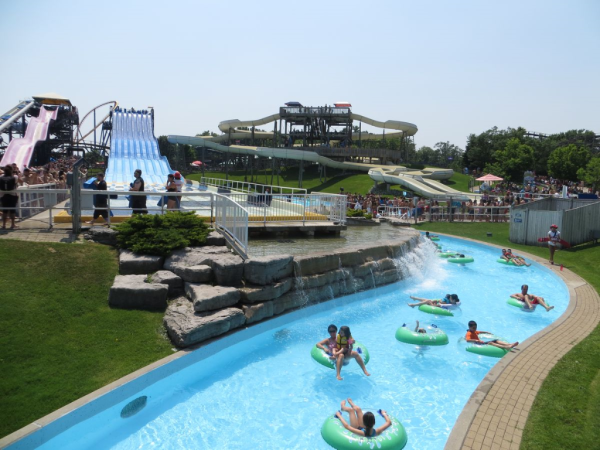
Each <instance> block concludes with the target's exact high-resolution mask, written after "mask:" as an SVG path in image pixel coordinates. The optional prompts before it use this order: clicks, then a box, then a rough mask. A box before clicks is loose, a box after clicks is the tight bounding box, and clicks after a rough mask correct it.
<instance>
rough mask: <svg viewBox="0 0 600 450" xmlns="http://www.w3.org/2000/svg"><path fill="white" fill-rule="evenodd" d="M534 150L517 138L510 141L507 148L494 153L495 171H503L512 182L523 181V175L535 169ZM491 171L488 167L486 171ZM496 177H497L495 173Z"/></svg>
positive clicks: (488, 166)
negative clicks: (498, 169) (499, 169)
mask: <svg viewBox="0 0 600 450" xmlns="http://www.w3.org/2000/svg"><path fill="white" fill-rule="evenodd" d="M534 159H535V157H534V152H533V148H532V147H531V146H529V145H526V144H523V143H521V141H520V140H519V139H517V138H513V139H511V140H509V141H508V142H507V144H506V147H505V148H504V149H501V150H497V151H496V152H495V153H494V160H495V162H494V164H493V165H494V170H497V168H498V167H499V168H501V169H502V173H503V174H504V175H500V176H503V177H505V178H507V179H508V180H510V181H521V180H522V179H523V173H524V172H525V171H526V170H532V169H533V162H534ZM488 169H491V166H490V165H487V166H486V171H488ZM490 173H494V175H497V173H495V172H490Z"/></svg>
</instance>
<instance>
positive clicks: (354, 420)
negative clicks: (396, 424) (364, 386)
mask: <svg viewBox="0 0 600 450" xmlns="http://www.w3.org/2000/svg"><path fill="white" fill-rule="evenodd" d="M348 403H349V404H350V407H348V406H346V400H342V404H341V408H342V411H345V412H347V413H348V416H349V419H350V423H349V424H348V422H346V420H345V419H344V416H343V415H342V413H341V411H338V412H336V413H335V416H336V417H337V418H338V419H340V422H342V425H343V426H344V428H346V430H348V431H351V432H352V433H354V434H356V435H358V436H365V437H368V438H371V437H375V436H379V435H380V434H381V433H383V432H384V431H385V430H387V429H388V428H389V426H390V425H391V424H392V421H391V420H390V417H389V416H388V415H387V413H386V412H385V411H384V410H382V409H380V410H379V414H381V417H383V418H384V419H385V423H384V424H383V425H381V426H380V427H379V428H375V414H373V413H372V412H370V411H367V412H366V413H363V411H362V409H361V408H360V407H358V406H357V405H356V404H355V403H354V402H353V401H352V399H351V398H349V399H348Z"/></svg>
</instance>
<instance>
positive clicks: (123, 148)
mask: <svg viewBox="0 0 600 450" xmlns="http://www.w3.org/2000/svg"><path fill="white" fill-rule="evenodd" d="M112 127H113V129H112V138H111V144H110V158H109V160H108V167H107V170H106V183H107V185H108V186H109V188H114V189H117V190H122V189H124V190H127V189H129V183H131V182H132V181H133V179H134V177H133V172H134V171H135V170H136V169H141V171H142V178H143V179H144V183H145V185H146V187H145V189H146V190H147V191H152V190H156V189H157V188H160V187H163V186H164V185H165V183H166V182H167V175H168V174H170V173H173V171H172V170H171V167H170V166H169V162H168V161H167V158H166V157H165V156H161V155H160V151H159V150H158V141H157V140H156V138H155V137H154V132H153V129H152V116H151V115H150V114H149V113H147V112H125V111H123V110H117V111H114V112H113V119H112Z"/></svg>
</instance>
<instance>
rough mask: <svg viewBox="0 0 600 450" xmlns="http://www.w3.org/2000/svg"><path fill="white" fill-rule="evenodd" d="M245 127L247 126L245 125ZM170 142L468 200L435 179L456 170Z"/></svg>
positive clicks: (195, 140)
mask: <svg viewBox="0 0 600 450" xmlns="http://www.w3.org/2000/svg"><path fill="white" fill-rule="evenodd" d="M241 126H245V125H241ZM168 140H169V142H171V143H173V144H186V145H192V146H194V147H208V148H212V149H214V150H218V151H221V152H225V153H233V154H237V155H254V156H259V157H262V158H282V159H294V160H297V161H309V162H316V163H319V164H322V165H324V166H327V167H333V168H335V169H348V170H358V171H361V172H368V174H369V176H370V177H371V178H372V179H373V180H375V181H377V182H380V183H390V184H399V185H401V186H406V187H407V188H408V189H410V190H412V191H413V192H415V193H416V194H417V195H420V196H422V197H427V198H433V199H445V198H447V197H448V196H450V195H451V196H453V197H456V198H457V199H459V198H463V197H465V198H466V194H465V193H463V192H460V191H457V190H455V189H452V188H449V187H447V186H444V185H443V184H442V183H440V182H438V181H435V180H447V179H448V178H450V177H451V176H452V175H453V174H454V171H453V170H452V169H434V168H426V169H423V170H411V169H408V168H406V167H403V166H387V165H378V164H364V163H356V162H349V161H335V160H333V159H329V158H327V157H325V156H321V155H319V154H318V153H315V152H311V151H306V150H295V149H291V148H270V147H250V146H242V145H231V146H226V145H222V144H218V143H216V142H214V141H213V140H212V139H205V138H204V137H192V136H169V137H168Z"/></svg>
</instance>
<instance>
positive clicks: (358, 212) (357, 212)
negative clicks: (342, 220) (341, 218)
mask: <svg viewBox="0 0 600 450" xmlns="http://www.w3.org/2000/svg"><path fill="white" fill-rule="evenodd" d="M364 215H365V212H364V211H363V210H362V209H348V210H347V211H346V217H362V216H364Z"/></svg>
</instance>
